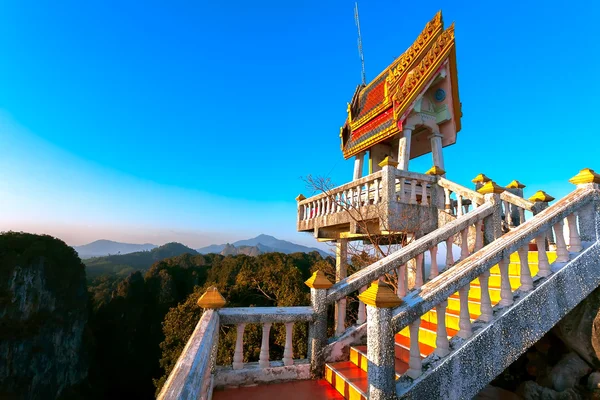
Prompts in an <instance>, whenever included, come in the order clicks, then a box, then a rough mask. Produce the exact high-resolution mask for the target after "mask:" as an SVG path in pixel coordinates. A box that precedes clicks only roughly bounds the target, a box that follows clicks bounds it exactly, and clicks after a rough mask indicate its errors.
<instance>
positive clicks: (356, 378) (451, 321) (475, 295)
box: [325, 251, 557, 400]
mask: <svg viewBox="0 0 600 400" xmlns="http://www.w3.org/2000/svg"><path fill="white" fill-rule="evenodd" d="M547 255H548V261H549V262H550V263H553V262H554V261H555V260H556V257H557V255H556V252H554V251H548V252H547ZM528 260H529V267H530V271H531V275H532V276H535V274H537V272H538V252H537V251H530V252H529V253H528ZM508 268H509V278H510V284H511V288H512V290H513V291H514V290H516V289H518V288H519V286H520V285H521V283H520V274H521V272H520V268H521V265H520V262H519V256H518V253H513V254H511V256H510V264H509V267H508ZM490 273H491V275H490V278H489V293H490V297H491V300H492V306H495V305H496V304H497V303H498V302H499V301H500V269H499V267H498V265H496V266H494V267H493V268H492V269H491V270H490ZM480 299H481V287H480V286H479V282H478V280H476V281H473V282H472V283H471V288H470V290H469V313H470V315H471V321H475V320H477V318H478V317H479V315H480ZM459 314H460V301H459V294H458V293H455V294H453V295H452V296H451V297H450V298H449V299H448V307H447V308H446V330H447V332H448V338H449V339H450V338H452V337H454V336H455V335H456V334H457V333H458V331H459ZM436 321H437V315H436V311H435V309H432V310H430V311H428V312H427V313H425V314H424V315H423V316H422V317H421V326H420V330H419V348H420V351H421V358H423V359H424V358H426V357H427V356H429V355H430V354H432V353H433V351H434V350H435V347H436V343H435V342H436V329H437V325H436ZM395 356H396V358H395V370H396V377H397V378H399V377H401V376H402V375H403V374H404V373H405V372H406V371H407V370H408V362H409V357H410V335H409V328H408V327H406V328H404V329H403V330H402V331H400V332H399V333H397V334H396V335H395ZM367 370H368V360H367V346H352V347H351V348H350V359H349V361H342V362H334V363H327V364H326V365H325V379H326V380H327V381H328V382H329V383H330V384H331V385H332V386H333V387H334V388H335V389H336V390H337V391H338V392H339V393H340V394H341V395H342V396H344V398H346V399H352V400H354V399H367V388H368V379H367Z"/></svg>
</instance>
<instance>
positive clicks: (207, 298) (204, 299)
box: [198, 286, 227, 308]
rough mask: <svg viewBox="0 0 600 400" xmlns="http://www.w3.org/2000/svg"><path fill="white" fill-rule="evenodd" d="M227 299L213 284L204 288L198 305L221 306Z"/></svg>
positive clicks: (203, 306)
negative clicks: (204, 290)
mask: <svg viewBox="0 0 600 400" xmlns="http://www.w3.org/2000/svg"><path fill="white" fill-rule="evenodd" d="M226 303H227V301H226V300H225V298H224V297H223V296H221V293H219V290H218V289H217V288H216V287H215V286H211V287H209V288H208V289H206V292H204V294H203V295H202V296H200V298H199V299H198V305H199V306H200V307H202V308H221V307H223V306H224V305H225V304H226Z"/></svg>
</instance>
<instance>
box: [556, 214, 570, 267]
mask: <svg viewBox="0 0 600 400" xmlns="http://www.w3.org/2000/svg"><path fill="white" fill-rule="evenodd" d="M553 228H554V238H555V241H556V256H557V257H556V261H558V262H567V261H569V251H568V250H567V244H566V243H565V234H564V231H563V221H562V220H561V221H558V222H557V223H556V224H554V226H553Z"/></svg>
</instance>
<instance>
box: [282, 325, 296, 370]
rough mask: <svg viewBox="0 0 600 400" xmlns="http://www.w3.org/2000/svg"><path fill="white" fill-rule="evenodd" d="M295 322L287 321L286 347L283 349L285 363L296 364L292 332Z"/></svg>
mask: <svg viewBox="0 0 600 400" xmlns="http://www.w3.org/2000/svg"><path fill="white" fill-rule="evenodd" d="M293 332H294V323H293V322H286V323H285V349H284V350H283V365H294V349H293V345H292V333H293Z"/></svg>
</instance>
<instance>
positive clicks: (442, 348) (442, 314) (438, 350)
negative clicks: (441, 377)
mask: <svg viewBox="0 0 600 400" xmlns="http://www.w3.org/2000/svg"><path fill="white" fill-rule="evenodd" d="M446 307H448V301H442V302H441V303H440V304H438V305H437V306H435V314H436V315H437V332H436V338H435V350H434V353H435V354H437V355H438V356H440V357H445V356H447V355H448V354H450V343H449V342H448V331H447V330H446Z"/></svg>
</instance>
